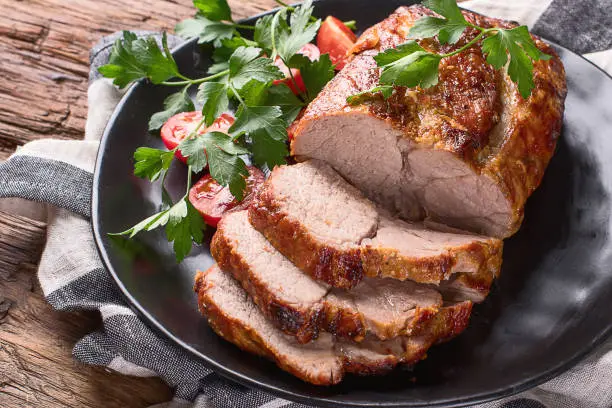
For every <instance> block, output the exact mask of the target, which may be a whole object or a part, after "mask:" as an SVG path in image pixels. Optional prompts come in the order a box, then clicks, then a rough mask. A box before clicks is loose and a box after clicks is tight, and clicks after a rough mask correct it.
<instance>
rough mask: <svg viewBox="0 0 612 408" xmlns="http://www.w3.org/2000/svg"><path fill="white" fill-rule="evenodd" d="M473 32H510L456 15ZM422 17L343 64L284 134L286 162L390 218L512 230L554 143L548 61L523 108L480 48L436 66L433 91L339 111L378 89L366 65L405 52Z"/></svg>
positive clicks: (387, 29) (368, 36) (555, 103)
mask: <svg viewBox="0 0 612 408" xmlns="http://www.w3.org/2000/svg"><path fill="white" fill-rule="evenodd" d="M463 14H464V16H465V17H466V19H467V20H468V21H469V22H471V23H474V24H476V25H479V26H482V27H504V28H511V27H514V26H515V24H514V23H510V22H505V21H502V20H498V19H493V18H488V17H484V16H481V15H478V14H475V13H471V12H467V11H464V12H463ZM424 15H433V13H432V12H431V11H430V10H428V9H426V8H424V7H422V6H411V7H401V8H399V9H398V10H397V11H396V12H395V13H393V14H392V15H391V16H390V17H389V18H387V19H386V20H384V21H382V22H381V23H379V24H377V25H375V26H373V27H371V28H369V29H368V30H366V31H365V33H364V34H363V35H362V36H361V37H360V39H359V40H358V41H357V43H356V44H355V46H354V48H353V50H352V54H353V59H352V61H351V62H350V63H349V64H348V65H347V66H346V67H345V68H344V69H343V70H342V71H341V72H340V73H339V74H338V75H337V76H336V77H335V78H334V79H333V80H332V81H330V82H329V83H328V84H327V86H326V87H325V88H324V89H323V91H322V92H321V93H320V94H319V95H318V97H317V98H316V99H315V100H314V101H313V102H312V103H311V104H310V105H309V106H308V108H307V109H306V111H305V113H304V115H303V116H302V118H301V119H300V120H299V122H298V123H297V124H296V125H295V127H294V133H293V134H294V138H293V140H292V142H291V153H292V154H293V155H294V156H295V157H296V158H297V159H298V160H306V159H309V158H315V159H320V160H323V161H325V162H327V163H329V164H331V165H332V166H333V167H334V169H336V170H337V171H338V172H339V173H340V174H341V175H342V176H343V177H344V178H346V179H347V180H349V181H350V182H351V184H353V185H354V186H356V187H357V188H359V189H360V190H361V191H363V192H365V193H366V195H367V196H368V197H369V198H370V199H372V200H374V201H376V202H378V203H379V204H381V205H383V206H385V208H386V209H387V210H389V211H391V212H392V213H393V214H394V215H395V214H397V215H399V216H401V217H402V218H405V219H410V220H421V219H423V218H424V217H428V218H430V219H433V220H435V221H439V222H441V223H444V224H447V225H452V226H454V227H458V228H461V229H463V230H469V231H473V232H476V233H479V234H484V235H488V236H494V237H499V238H504V237H507V236H510V235H512V234H513V233H514V232H516V230H517V229H518V228H519V226H520V223H521V221H522V219H523V208H524V205H525V201H526V200H527V198H528V197H529V195H530V194H531V193H532V192H533V191H534V190H535V189H536V188H537V187H538V185H539V184H540V182H541V179H542V176H543V174H544V171H545V169H546V167H547V165H548V162H549V160H550V158H551V156H552V154H553V152H554V150H555V146H556V141H557V139H558V137H559V134H560V129H561V124H562V117H563V109H564V100H565V96H566V93H567V89H566V82H565V72H564V69H563V65H562V63H561V61H560V59H559V57H558V56H557V54H556V53H555V51H554V50H553V49H552V47H550V46H549V45H547V44H546V43H544V42H543V41H541V40H540V39H539V38H536V37H534V41H535V43H536V46H537V47H538V48H539V49H540V50H541V51H543V52H545V53H547V54H549V55H551V56H552V58H551V59H550V60H548V61H537V62H535V63H534V82H535V88H534V89H533V91H532V94H531V96H530V97H529V98H527V99H523V98H522V97H521V96H520V94H519V92H518V90H517V87H516V85H515V84H514V83H513V82H512V81H511V80H510V79H509V77H508V76H507V75H506V74H505V73H504V72H501V71H496V70H495V69H494V68H493V67H492V66H490V65H489V64H488V63H486V60H485V57H484V56H483V54H482V50H481V48H480V46H479V45H476V46H473V47H471V48H469V49H467V50H466V51H464V52H461V53H459V54H457V55H455V56H452V57H448V58H444V59H442V61H441V63H440V68H439V83H438V84H437V85H436V86H434V87H432V88H427V89H421V88H410V89H406V88H399V87H398V88H396V89H395V92H394V94H393V95H392V96H391V98H390V99H389V100H388V101H383V100H382V99H381V97H380V96H379V95H373V96H372V97H371V98H369V99H368V100H367V101H366V102H365V103H363V104H361V105H358V106H350V105H348V104H347V102H346V99H347V97H348V96H351V95H353V94H356V93H358V92H362V91H366V90H368V89H371V88H372V87H374V86H376V85H377V84H378V79H379V75H380V70H379V69H378V68H377V66H376V62H375V61H374V58H373V57H374V56H375V55H376V54H377V53H378V52H380V51H383V50H386V49H389V48H392V47H395V46H397V45H399V44H401V43H403V42H405V41H406V40H405V39H406V38H407V36H408V32H409V30H410V28H411V27H412V25H413V24H414V22H415V21H416V20H418V19H419V18H420V17H422V16H424ZM477 34H478V32H477V31H476V30H475V29H471V28H468V29H467V30H466V31H465V33H464V34H463V36H462V37H461V39H460V40H459V41H458V42H457V43H456V44H454V45H448V44H447V45H440V44H439V43H438V41H437V40H435V39H426V40H421V41H420V45H421V46H423V47H424V48H426V49H427V50H429V51H432V52H439V53H448V52H451V51H453V50H455V49H457V47H461V46H463V45H465V44H466V43H467V42H468V41H470V40H471V39H472V38H474V37H475V36H476V35H477Z"/></svg>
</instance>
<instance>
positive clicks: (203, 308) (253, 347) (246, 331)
mask: <svg viewBox="0 0 612 408" xmlns="http://www.w3.org/2000/svg"><path fill="white" fill-rule="evenodd" d="M205 276H206V272H198V273H197V275H196V278H195V285H194V290H195V291H196V292H197V294H198V307H199V308H200V312H201V313H202V314H203V315H204V316H206V318H207V319H208V324H210V326H211V327H212V329H213V330H214V331H215V332H216V333H217V334H218V335H219V336H221V337H223V338H224V339H225V340H227V341H229V342H230V343H233V344H235V345H236V346H238V347H239V348H240V349H242V350H245V351H248V352H250V353H253V354H256V355H259V356H263V357H266V358H268V359H270V360H272V361H274V362H275V363H276V364H277V365H278V366H279V367H280V368H282V369H283V370H285V371H287V372H289V373H291V374H293V375H294V376H296V377H298V378H300V379H302V380H304V381H306V382H309V383H312V384H314V385H333V384H337V383H339V382H340V381H342V378H343V375H342V374H343V373H341V375H337V373H335V374H336V375H334V373H331V372H330V373H329V375H327V376H317V377H313V376H312V375H310V374H309V373H308V372H306V371H304V370H301V369H300V367H299V366H295V365H292V364H288V363H287V362H286V361H285V360H283V359H282V358H279V356H277V355H276V354H274V353H273V352H272V351H271V350H270V348H269V347H268V345H267V344H266V341H265V339H263V338H262V337H261V336H260V335H259V333H258V332H257V331H255V330H252V329H251V328H249V327H245V326H244V325H243V324H242V323H241V322H240V321H238V320H236V319H234V318H233V317H232V316H231V315H229V314H228V313H226V312H225V311H223V310H221V309H220V308H218V307H217V306H216V304H215V302H214V301H212V300H211V299H210V298H209V297H208V293H209V289H210V288H209V287H208V286H207V285H209V284H211V283H207V282H206V279H205Z"/></svg>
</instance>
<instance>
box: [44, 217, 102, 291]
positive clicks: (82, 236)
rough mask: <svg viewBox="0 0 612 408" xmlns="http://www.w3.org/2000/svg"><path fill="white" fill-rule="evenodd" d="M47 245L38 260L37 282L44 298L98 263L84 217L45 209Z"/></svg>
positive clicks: (87, 271)
mask: <svg viewBox="0 0 612 408" xmlns="http://www.w3.org/2000/svg"><path fill="white" fill-rule="evenodd" d="M47 214H48V216H47V219H48V226H47V245H46V246H45V250H44V252H43V254H42V256H41V258H40V265H39V267H38V279H39V280H40V286H41V287H42V290H43V293H44V294H45V296H48V295H49V294H50V293H52V292H54V291H56V290H58V289H61V288H62V287H64V286H66V285H67V284H69V283H70V282H72V281H74V280H75V279H77V278H80V277H81V276H84V275H86V274H87V273H89V272H90V271H91V270H92V269H95V268H97V267H99V266H100V265H101V263H102V261H101V260H100V258H99V256H98V251H97V249H96V247H95V245H94V243H93V240H92V239H91V238H89V237H91V225H90V224H89V221H88V220H86V219H85V218H82V217H79V216H78V215H76V214H73V213H71V212H69V211H67V210H63V209H58V208H54V207H48V212H47Z"/></svg>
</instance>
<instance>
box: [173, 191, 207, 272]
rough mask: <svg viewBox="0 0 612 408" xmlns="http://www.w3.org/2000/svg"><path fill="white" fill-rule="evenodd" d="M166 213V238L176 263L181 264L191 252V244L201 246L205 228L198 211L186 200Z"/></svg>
mask: <svg viewBox="0 0 612 408" xmlns="http://www.w3.org/2000/svg"><path fill="white" fill-rule="evenodd" d="M167 211H168V222H167V224H166V237H167V238H168V241H170V242H173V243H174V244H173V248H174V254H175V256H176V261H177V262H181V261H182V260H183V259H185V257H186V256H187V255H188V254H189V252H191V248H192V246H193V242H195V243H196V244H201V243H202V240H203V239H204V233H203V230H204V228H205V227H206V226H205V225H204V220H203V219H202V216H201V215H200V213H198V211H197V210H196V209H195V208H194V207H193V205H191V203H190V202H189V200H188V199H187V198H184V199H182V200H181V201H179V202H178V203H176V204H175V205H174V206H172V207H171V208H170V209H169V210H167Z"/></svg>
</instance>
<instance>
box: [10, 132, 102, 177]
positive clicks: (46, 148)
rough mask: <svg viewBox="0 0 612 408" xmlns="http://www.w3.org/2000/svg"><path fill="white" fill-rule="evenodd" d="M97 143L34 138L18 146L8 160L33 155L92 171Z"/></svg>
mask: <svg viewBox="0 0 612 408" xmlns="http://www.w3.org/2000/svg"><path fill="white" fill-rule="evenodd" d="M98 145H99V143H98V142H97V141H81V140H52V139H43V140H35V141H33V142H29V143H27V144H25V145H23V146H22V147H20V148H19V149H18V150H17V151H16V152H15V154H13V155H12V156H11V157H10V158H9V160H11V159H12V158H13V157H16V156H35V157H40V158H43V159H48V160H56V161H61V162H64V163H68V164H70V165H72V166H75V167H78V168H80V169H81V170H85V171H87V172H89V173H93V170H94V164H95V162H96V155H97V154H98Z"/></svg>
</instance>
